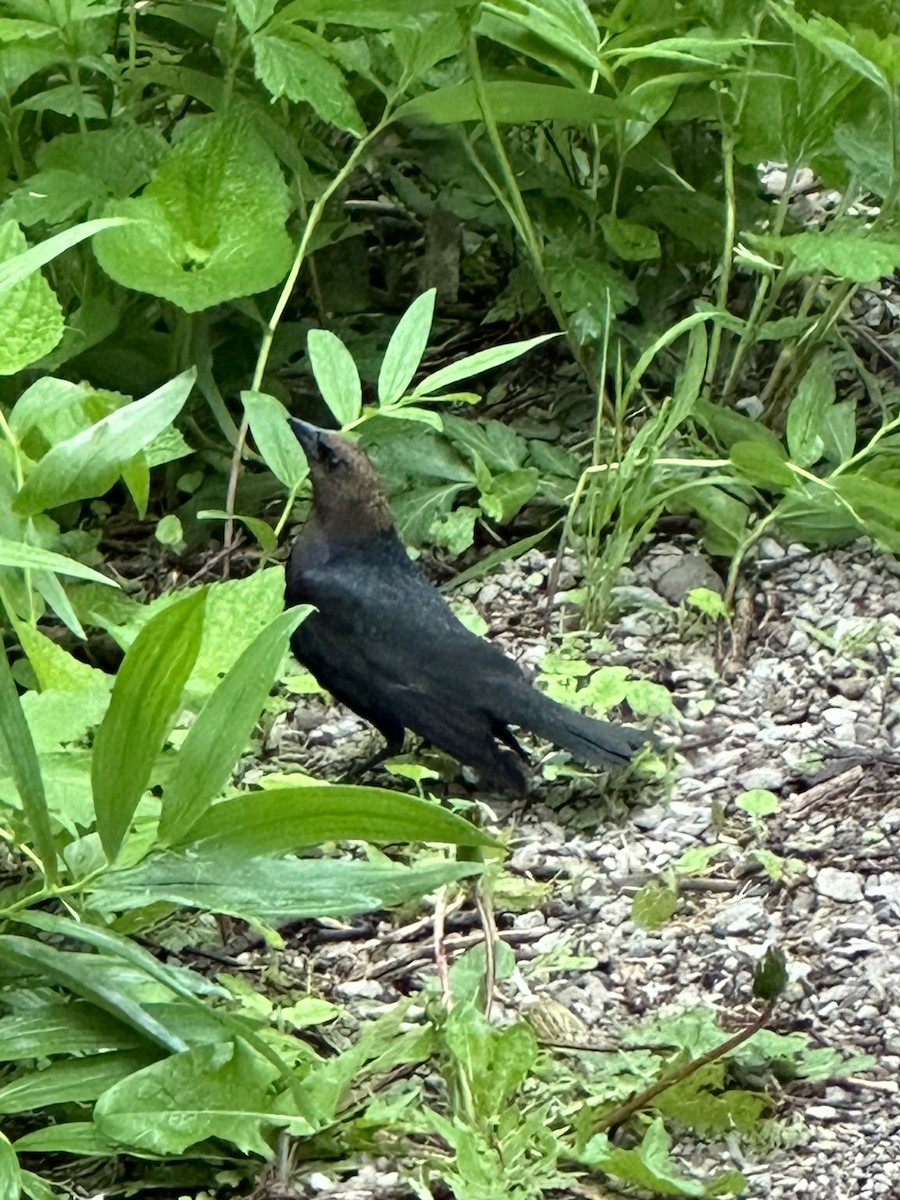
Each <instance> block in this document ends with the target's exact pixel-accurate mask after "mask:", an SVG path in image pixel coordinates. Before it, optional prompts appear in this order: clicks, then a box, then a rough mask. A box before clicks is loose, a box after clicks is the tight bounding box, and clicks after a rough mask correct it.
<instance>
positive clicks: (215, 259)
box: [94, 115, 292, 312]
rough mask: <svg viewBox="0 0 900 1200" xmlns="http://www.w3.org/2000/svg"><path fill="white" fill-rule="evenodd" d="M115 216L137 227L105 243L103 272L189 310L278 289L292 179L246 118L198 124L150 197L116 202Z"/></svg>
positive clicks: (287, 253) (286, 255) (286, 249)
mask: <svg viewBox="0 0 900 1200" xmlns="http://www.w3.org/2000/svg"><path fill="white" fill-rule="evenodd" d="M108 211H109V213H110V215H113V216H127V217H130V218H131V219H132V224H130V225H129V226H128V227H127V228H124V229H114V230H110V231H108V232H106V233H103V234H101V235H100V236H99V237H98V238H97V241H96V243H95V246H94V249H95V252H96V255H97V258H98V260H99V262H100V265H101V266H102V267H103V269H104V271H106V272H107V274H108V275H110V276H112V278H113V279H115V281H116V282H117V283H121V284H123V285H124V286H125V287H130V288H135V289H136V290H137V291H141V292H149V293H150V294H151V295H153V296H162V297H163V298H164V299H166V300H171V301H172V302H173V303H175V304H178V305H180V306H181V308H183V309H185V310H186V311H187V312H199V311H201V310H202V309H205V308H210V307H212V306H213V305H214V304H221V303H222V302H223V301H225V300H231V299H233V298H235V297H237V296H249V295H253V294H254V293H255V292H261V291H264V290H265V289H266V288H270V287H274V286H275V285H276V284H277V283H279V282H280V281H281V280H282V279H283V278H284V276H285V274H286V272H287V270H288V266H289V265H290V261H291V253H292V250H291V242H290V239H289V238H288V236H287V233H286V232H285V228H284V226H285V221H286V220H287V217H288V213H289V211H290V197H289V195H288V191H287V187H286V185H285V182H284V178H283V176H282V174H281V170H280V169H279V166H278V162H277V160H276V158H275V155H274V154H273V152H272V151H271V150H270V149H269V147H268V146H267V145H266V144H265V142H264V141H263V140H262V138H260V137H259V136H258V135H256V134H255V132H254V131H253V130H252V128H251V127H250V125H249V123H248V122H246V121H245V120H243V119H242V118H240V117H235V116H230V115H228V116H225V115H216V116H208V117H205V118H203V119H202V120H201V121H199V123H197V124H195V125H193V126H192V127H191V129H190V131H189V132H188V133H187V134H185V136H184V137H183V138H181V139H180V141H178V143H177V144H176V145H175V146H174V147H173V148H172V149H171V150H170V152H169V154H168V155H167V157H166V158H165V160H164V161H163V163H162V164H161V165H160V167H159V168H158V170H157V171H156V174H155V176H154V178H153V180H152V181H151V182H150V183H149V184H148V185H147V187H146V188H145V189H144V191H143V193H142V194H141V195H140V196H135V197H130V198H128V199H125V200H116V201H111V202H110V204H109V208H108Z"/></svg>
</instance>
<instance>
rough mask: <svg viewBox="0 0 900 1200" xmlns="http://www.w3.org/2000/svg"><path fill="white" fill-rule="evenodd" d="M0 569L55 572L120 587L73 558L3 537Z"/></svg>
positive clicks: (0, 541)
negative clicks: (15, 568) (13, 568)
mask: <svg viewBox="0 0 900 1200" xmlns="http://www.w3.org/2000/svg"><path fill="white" fill-rule="evenodd" d="M0 567H20V568H21V569H22V570H25V571H27V570H30V571H53V572H55V573H56V574H57V575H71V576H72V577H73V578H75V579H90V580H91V581H92V582H93V583H103V584H106V586H107V587H111V588H118V586H119V585H118V583H116V581H115V580H114V579H110V578H108V576H106V575H101V574H100V572H99V571H95V570H94V568H93V567H87V566H85V564H84V563H80V562H76V561H75V560H74V559H73V558H66V556H65V555H64V554H55V553H54V552H53V551H52V550H44V549H43V548H42V547H41V546H29V545H28V543H27V542H13V541H10V539H9V538H2V537H0Z"/></svg>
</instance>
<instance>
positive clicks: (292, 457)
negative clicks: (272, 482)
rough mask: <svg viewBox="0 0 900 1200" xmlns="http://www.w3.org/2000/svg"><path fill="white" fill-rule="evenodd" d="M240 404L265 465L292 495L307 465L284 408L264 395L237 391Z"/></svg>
mask: <svg viewBox="0 0 900 1200" xmlns="http://www.w3.org/2000/svg"><path fill="white" fill-rule="evenodd" d="M241 403H242V404H243V406H244V411H245V412H246V414H247V420H248V421H249V423H250V432H251V433H252V434H253V440H254V441H255V442H256V446H257V449H258V450H259V452H260V454H261V455H262V457H263V461H264V462H265V464H266V466H267V467H268V468H269V470H270V471H271V472H272V474H273V475H274V476H275V477H276V478H277V479H278V481H279V483H283V484H284V486H285V487H286V488H287V489H288V491H289V492H295V491H296V490H297V489H298V488H299V487H300V484H301V483H302V482H303V480H304V479H305V478H306V477H307V475H308V474H309V463H308V462H307V461H306V455H305V454H304V453H303V450H302V448H301V446H300V443H299V442H298V441H297V439H296V438H295V437H294V435H293V433H292V432H291V427H290V425H289V424H288V416H289V413H288V411H287V409H286V408H285V407H284V405H283V404H282V403H281V401H280V400H276V399H275V397H274V396H270V395H268V394H267V393H266V392H250V391H247V392H241Z"/></svg>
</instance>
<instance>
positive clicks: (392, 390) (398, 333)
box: [378, 288, 437, 405]
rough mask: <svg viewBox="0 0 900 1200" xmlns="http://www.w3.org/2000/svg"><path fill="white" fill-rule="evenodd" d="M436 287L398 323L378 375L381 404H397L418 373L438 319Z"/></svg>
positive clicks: (416, 303)
mask: <svg viewBox="0 0 900 1200" xmlns="http://www.w3.org/2000/svg"><path fill="white" fill-rule="evenodd" d="M436 295H437V289H436V288H430V289H429V290H428V291H427V292H423V293H422V295H421V296H418V297H416V299H415V300H413V302H412V304H411V305H410V306H409V308H408V309H407V310H406V312H405V313H404V314H403V316H402V317H401V318H400V320H399V321H398V322H397V327H396V329H395V330H394V332H393V334H392V335H391V340H390V341H389V342H388V345H387V349H386V350H385V352H384V359H383V360H382V363H381V371H380V372H379V375H378V403H379V404H380V405H381V404H395V403H396V402H397V401H398V400H399V399H400V397H401V396H403V395H404V393H405V392H406V389H407V388H408V387H409V385H410V383H411V382H412V379H413V376H414V375H415V373H416V371H417V370H418V367H419V363H420V362H421V361H422V355H423V354H424V353H425V347H426V346H427V345H428V335H429V333H430V332H431V322H432V318H433V316H434V300H435V296H436Z"/></svg>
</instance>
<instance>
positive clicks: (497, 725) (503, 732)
mask: <svg viewBox="0 0 900 1200" xmlns="http://www.w3.org/2000/svg"><path fill="white" fill-rule="evenodd" d="M491 733H493V735H494V737H496V738H499V739H500V741H501V742H503V744H504V745H505V746H509V748H510V750H515V752H516V754H518V756H519V758H521V759H522V761H523V762H529V761H530V759H529V758H528V755H527V754H526V753H525V751H524V750H523V749H522V747H521V746H520V745H519V743H518V741H517V740H516V735H515V734H514V733H513V732H512V730H511V729H510V727H509V726H508V725H504V724H503V722H502V721H495V722H494V724H493V725H492V726H491Z"/></svg>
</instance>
